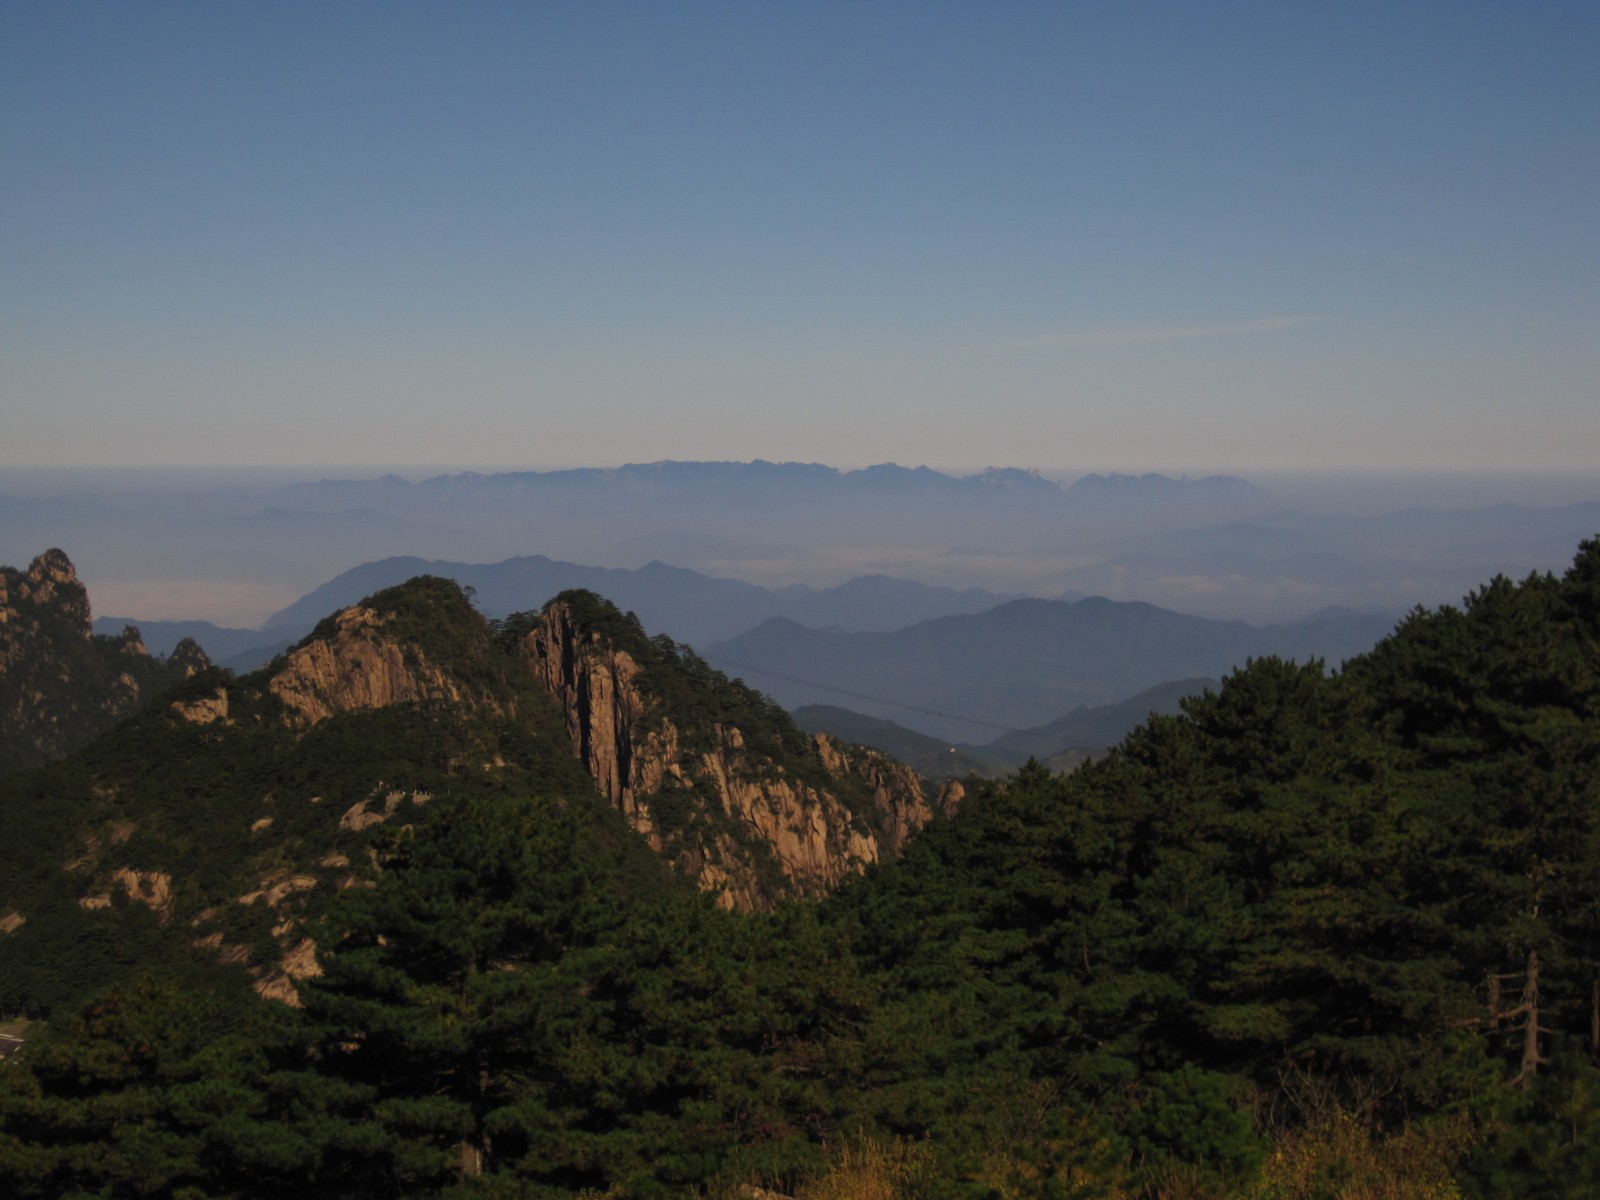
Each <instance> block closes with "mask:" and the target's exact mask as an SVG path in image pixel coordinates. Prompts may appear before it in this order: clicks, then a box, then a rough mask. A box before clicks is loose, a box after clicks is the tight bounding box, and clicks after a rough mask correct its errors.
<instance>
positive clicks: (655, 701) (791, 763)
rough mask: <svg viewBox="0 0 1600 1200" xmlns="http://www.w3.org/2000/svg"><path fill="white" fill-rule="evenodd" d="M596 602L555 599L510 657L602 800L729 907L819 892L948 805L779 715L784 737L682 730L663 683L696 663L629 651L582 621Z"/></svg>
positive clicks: (872, 758)
mask: <svg viewBox="0 0 1600 1200" xmlns="http://www.w3.org/2000/svg"><path fill="white" fill-rule="evenodd" d="M592 604H593V598H588V599H585V600H582V601H581V603H580V604H575V603H574V602H573V601H571V600H563V599H557V600H556V601H553V602H552V603H551V604H549V605H548V606H546V608H545V609H544V611H543V612H542V613H541V614H540V615H539V617H538V619H537V621H535V622H534V623H533V624H532V626H531V628H528V629H527V630H526V631H525V632H523V633H522V634H521V636H520V638H519V640H518V643H517V647H516V648H517V651H518V653H519V654H520V655H521V657H522V658H523V660H524V661H525V662H526V663H527V664H528V666H529V668H531V669H532V671H533V672H534V674H535V675H536V676H537V677H538V678H539V680H540V681H541V682H542V683H543V685H544V687H545V689H546V690H547V691H548V692H549V693H550V695H551V696H553V697H554V698H555V699H556V700H557V702H558V703H559V704H560V705H561V709H562V712H563V714H564V716H565V720H566V728H567V735H568V738H569V739H570V741H571V745H572V750H573V753H574V754H576V755H577V756H578V757H579V758H580V759H581V760H582V762H583V764H584V766H585V768H586V769H587V770H588V772H589V774H590V775H591V776H592V777H593V778H594V780H595V782H596V784H597V785H598V786H599V788H600V790H601V792H602V794H603V795H605V797H606V798H607V799H608V800H609V801H610V802H611V803H612V805H613V806H615V807H616V808H618V809H620V810H621V811H622V812H623V814H624V815H625V816H626V817H627V818H628V821H629V823H630V824H631V825H632V826H633V828H634V829H635V830H637V831H638V832H639V833H640V834H642V835H643V836H644V837H645V838H647V839H648V840H649V842H650V844H651V846H652V847H653V848H655V849H656V850H657V851H658V852H660V853H662V854H664V855H666V856H667V857H668V858H669V859H670V860H672V861H674V862H676V863H677V864H678V865H679V866H680V867H682V868H683V869H685V870H687V871H689V872H690V873H691V874H693V875H694V876H695V877H696V878H697V879H698V880H699V882H700V884H701V885H702V886H703V887H707V888H713V887H714V888H720V889H722V901H723V902H724V903H725V904H727V905H729V906H732V907H738V908H745V909H750V908H760V907H765V906H766V905H768V904H770V903H772V902H773V901H774V900H776V899H778V898H780V897H782V896H792V895H801V896H808V895H816V894H819V893H821V892H823V891H826V890H828V889H829V888H831V887H834V886H836V885H837V884H838V883H840V882H841V881H842V880H843V879H844V878H845V877H846V876H848V875H850V874H852V873H854V872H857V871H860V870H862V869H863V868H865V867H866V866H868V865H869V864H871V863H874V862H877V861H879V860H880V859H884V858H889V857H893V856H894V855H896V854H898V853H899V852H900V850H901V848H902V847H903V846H904V845H905V843H906V841H907V840H908V839H909V838H910V837H911V836H912V835H913V834H915V833H916V832H917V831H918V830H920V829H921V828H922V827H923V826H924V825H926V824H927V823H928V821H929V820H930V819H931V817H932V816H933V814H934V813H935V812H936V811H940V810H941V809H944V808H947V807H948V806H950V805H951V804H953V803H954V802H955V799H957V798H958V793H956V792H955V791H953V790H948V789H947V791H946V792H943V793H941V794H940V795H939V796H937V797H935V798H933V799H932V800H930V799H929V798H928V797H927V796H926V795H925V794H924V792H923V787H922V782H921V780H920V779H919V778H918V777H917V775H916V774H915V772H913V771H912V770H911V769H910V768H908V767H905V766H902V765H901V764H899V763H896V762H894V761H893V760H892V759H889V758H887V757H886V756H884V755H881V754H878V753H876V752H874V751H870V750H864V749H861V748H850V749H846V748H844V747H842V746H840V745H839V744H838V743H836V742H835V741H834V740H833V739H831V738H829V737H827V736H826V735H819V736H817V737H815V738H806V737H805V736H804V735H803V734H799V732H798V730H795V729H793V727H792V725H788V722H787V718H786V717H785V718H782V722H783V724H784V725H787V726H788V728H787V730H786V731H785V732H787V734H789V735H790V736H788V737H785V736H784V733H783V732H780V733H777V734H774V733H773V732H772V731H771V730H770V729H765V730H763V732H764V733H765V736H763V737H761V738H760V739H753V738H751V737H749V736H747V731H746V730H745V729H743V728H741V727H740V725H739V724H738V723H737V722H735V721H729V720H717V721H711V722H709V724H707V725H705V726H703V727H700V728H690V727H688V726H687V725H686V722H685V720H684V715H683V714H682V713H681V712H679V713H674V711H673V708H674V705H673V704H672V703H671V701H670V699H669V698H668V697H669V695H670V694H671V692H672V688H671V683H672V682H673V680H672V679H671V678H670V676H671V674H672V672H673V670H674V669H675V668H680V667H683V666H684V664H685V663H686V662H687V663H688V668H687V669H688V670H690V671H693V670H694V669H696V668H697V667H698V668H701V669H703V664H701V663H699V660H698V659H697V658H696V657H695V656H693V655H692V653H689V652H685V651H682V650H681V649H680V648H676V647H671V646H670V644H668V646H666V647H663V646H662V645H661V644H660V643H654V642H648V641H643V642H641V641H639V640H638V639H629V638H626V637H625V638H623V639H621V640H624V641H627V640H633V641H634V642H635V645H634V650H633V651H630V649H628V648H626V647H625V646H623V645H619V644H618V642H617V640H616V639H613V638H611V637H608V636H606V634H605V633H604V632H602V631H600V630H598V629H595V628H591V627H589V626H588V625H587V624H586V622H585V620H584V619H583V615H582V614H581V613H580V612H579V611H578V609H579V608H580V607H583V608H588V607H590V606H591V605H592ZM611 612H612V614H613V615H614V610H611ZM640 636H641V637H642V634H641V635H640ZM640 657H643V658H645V659H646V660H647V661H646V662H644V663H641V661H640ZM721 686H723V687H724V688H733V689H739V690H741V691H743V690H744V689H743V685H741V684H737V683H734V684H730V683H728V682H727V681H725V680H724V681H721ZM679 707H680V708H682V707H683V705H682V704H680V705H679ZM751 712H752V714H753V716H754V718H755V721H756V722H758V723H760V724H762V725H765V724H766V723H767V721H768V720H770V719H773V718H775V717H776V714H775V713H774V712H773V711H772V710H771V709H770V708H767V709H766V710H765V711H763V708H762V704H761V702H757V703H756V704H755V705H753V706H752V708H751ZM797 742H798V744H796V743H797Z"/></svg>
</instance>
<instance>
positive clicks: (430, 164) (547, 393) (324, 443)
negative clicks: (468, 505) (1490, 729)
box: [0, 2, 1600, 470]
mask: <svg viewBox="0 0 1600 1200" xmlns="http://www.w3.org/2000/svg"><path fill="white" fill-rule="evenodd" d="M1597 61H1600V5H1596V4H1593V3H1554V4H1537V3H1535V4H1517V5H1512V4H1509V3H1508V4H1496V5H1478V4H1472V3H1460V2H1451V3H1440V4H1429V3H1406V4H1393V3H1384V4H1363V3H1340V4H1325V5H1307V4H1297V3H1277V4H1259V5H1257V4H1227V3H1208V4H1138V3H1130V4H1123V3H1115V4H1114V3H1077V4H1048V5H1046V4H1022V3H1015V4H1006V3H1000V4H981V5H980V4H975V3H974V4H951V3H922V4H890V3H882V4H864V3H862V4H827V3H805V4H801V3H794V4H779V3H755V2H752V3H744V4H729V5H712V4H683V5H663V4H654V3H650V4H644V3H641V4H623V3H605V2H599V3H587V4H533V3H517V4H489V3H475V4H474V3H467V4H438V5H424V4H404V3H402V4H384V5H379V4H353V3H335V4H307V5H296V4H291V3H273V4H199V3H193V4H158V3H147V4H133V5H129V4H90V3H64V4H44V3H8V4H5V5H3V6H0V412H3V422H4V434H3V435H0V466H10V467H16V466H49V465H65V464H74V465H116V466H140V465H172V464H190V465H193V464H210V465H241V466H242V465H279V464H290V465H306V466H321V465H328V464H342V465H354V466H371V467H374V468H377V467H381V466H385V465H391V464H434V465H440V466H445V465H451V466H469V465H470V466H478V467H497V466H551V465H573V464H584V465H602V464H608V463H620V462H625V461H646V460H653V459H661V458H735V459H748V458H754V457H764V458H770V459H806V460H816V461H822V462H828V463H833V464H837V465H846V466H848V465H861V464H865V463H869V462H876V461H884V460H894V461H898V462H902V463H930V464H933V465H938V466H947V467H963V466H970V467H979V466H983V465H987V464H996V465H998V464H1005V465H1019V466H1035V467H1042V468H1046V469H1050V468H1081V469H1168V470H1177V469H1185V470H1202V469H1235V470H1249V469H1252V468H1254V469H1258V470H1265V469H1269V468H1270V469H1294V468H1319V469H1332V468H1346V467H1364V468H1412V467H1416V468H1429V469H1465V468H1504V469H1535V468H1549V469H1562V468H1564V469H1584V468H1591V467H1592V466H1593V463H1594V461H1595V458H1596V451H1597V448H1600V394H1597V393H1600V219H1597V214H1600V71H1597V70H1596V69H1595V63H1596V62H1597Z"/></svg>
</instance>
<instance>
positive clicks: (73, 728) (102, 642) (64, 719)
mask: <svg viewBox="0 0 1600 1200" xmlns="http://www.w3.org/2000/svg"><path fill="white" fill-rule="evenodd" d="M207 665H208V663H207V660H206V656H205V653H204V651H202V650H201V649H200V647H199V646H197V645H195V643H194V642H192V641H184V642H181V643H179V645H178V646H177V647H176V648H175V649H174V651H173V652H172V654H171V655H170V656H169V657H167V658H164V659H163V658H155V657H152V656H151V655H150V654H148V653H146V651H145V647H144V642H143V640H142V639H141V638H140V636H139V631H138V629H137V628H135V627H134V626H132V625H129V626H126V627H125V628H124V629H123V631H122V633H121V634H120V635H118V636H115V637H106V636H100V635H96V634H94V633H93V631H92V629H91V622H90V614H89V595H88V592H87V590H86V589H85V588H84V586H83V584H82V582H81V581H80V580H79V579H78V574H77V571H76V570H75V569H74V568H73V565H72V562H71V560H70V559H68V558H67V556H66V555H65V554H63V553H62V552H61V551H60V550H53V549H52V550H47V551H45V552H44V553H43V554H41V555H39V557H37V558H35V559H34V560H33V562H32V564H30V565H29V567H28V569H27V570H26V571H18V570H16V569H15V568H12V567H0V774H6V773H8V772H11V771H15V770H19V769H21V768H23V767H28V766H33V765H35V764H38V763H43V762H48V761H49V760H51V759H53V758H59V757H60V756H61V755H63V754H65V753H67V752H68V751H70V750H72V749H74V748H76V747H78V746H81V745H83V744H84V743H86V742H88V741H89V740H90V739H91V738H93V737H95V736H96V735H98V734H101V733H104V732H105V731H106V730H108V729H110V728H111V727H112V726H113V725H115V724H116V723H117V722H118V721H119V720H121V719H122V718H124V717H126V716H128V715H130V714H131V713H133V712H134V711H136V710H137V709H138V708H139V707H140V705H141V704H143V703H145V702H147V701H148V700H149V699H150V698H151V697H153V696H154V695H155V694H156V693H157V692H160V691H161V690H163V689H164V688H166V687H170V686H171V685H172V684H174V683H176V682H177V681H179V680H181V679H185V678H187V677H188V676H190V675H192V674H194V673H195V672H196V671H198V670H201V669H203V668H204V667H206V666H207Z"/></svg>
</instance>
